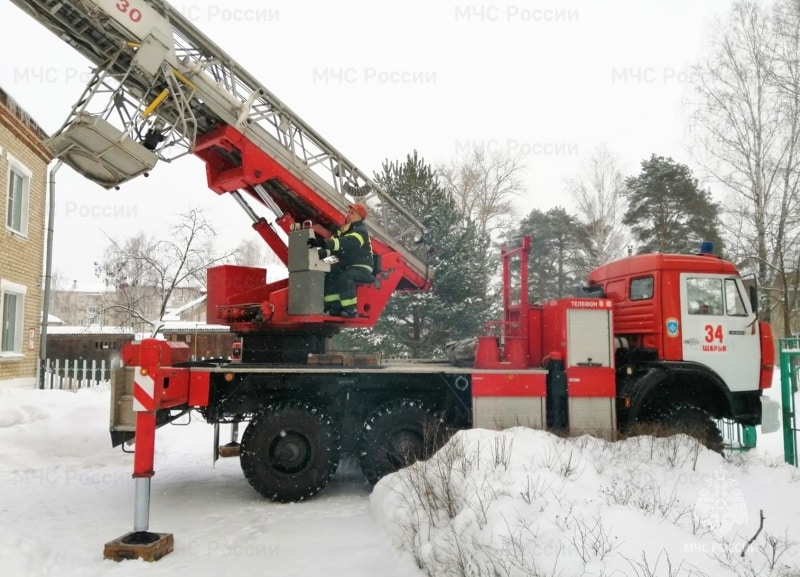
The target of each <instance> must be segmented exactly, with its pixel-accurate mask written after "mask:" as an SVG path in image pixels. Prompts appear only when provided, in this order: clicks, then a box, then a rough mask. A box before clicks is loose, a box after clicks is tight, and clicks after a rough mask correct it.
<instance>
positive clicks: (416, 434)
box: [358, 399, 441, 484]
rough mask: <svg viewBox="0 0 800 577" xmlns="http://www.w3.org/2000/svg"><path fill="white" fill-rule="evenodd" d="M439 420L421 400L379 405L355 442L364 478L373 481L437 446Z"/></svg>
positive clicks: (401, 400) (415, 459)
mask: <svg viewBox="0 0 800 577" xmlns="http://www.w3.org/2000/svg"><path fill="white" fill-rule="evenodd" d="M440 425H441V423H440V420H439V419H438V418H437V416H436V415H435V414H434V412H433V411H432V410H431V409H430V408H429V407H427V406H426V405H425V404H424V403H423V402H422V401H419V400H416V399H399V400H395V401H390V402H388V403H386V404H385V405H382V406H380V407H378V408H377V409H376V410H375V411H374V412H373V413H372V414H371V415H370V416H369V417H368V418H367V420H366V421H365V423H364V427H363V429H362V431H361V438H360V439H359V442H358V456H359V462H360V464H361V471H362V472H363V473H364V477H366V478H367V481H369V482H370V483H372V484H375V483H377V482H378V481H379V480H380V479H381V478H382V477H384V476H386V475H388V474H389V473H394V472H395V471H398V470H400V469H402V468H403V467H406V466H408V465H410V464H412V463H414V462H415V461H417V460H418V459H425V458H428V457H429V456H430V455H431V454H433V453H434V452H435V451H436V449H438V444H439V441H440V440H441V431H440V429H441V426H440Z"/></svg>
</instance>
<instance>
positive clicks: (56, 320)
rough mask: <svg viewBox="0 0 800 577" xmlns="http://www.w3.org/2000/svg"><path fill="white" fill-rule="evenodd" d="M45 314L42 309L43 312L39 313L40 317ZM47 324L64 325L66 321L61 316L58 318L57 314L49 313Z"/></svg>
mask: <svg viewBox="0 0 800 577" xmlns="http://www.w3.org/2000/svg"><path fill="white" fill-rule="evenodd" d="M43 315H44V311H42V312H41V314H40V315H39V319H41V318H42V316H43ZM47 324H48V325H63V324H65V323H64V321H62V320H61V319H60V318H58V317H57V316H56V315H52V314H50V313H47Z"/></svg>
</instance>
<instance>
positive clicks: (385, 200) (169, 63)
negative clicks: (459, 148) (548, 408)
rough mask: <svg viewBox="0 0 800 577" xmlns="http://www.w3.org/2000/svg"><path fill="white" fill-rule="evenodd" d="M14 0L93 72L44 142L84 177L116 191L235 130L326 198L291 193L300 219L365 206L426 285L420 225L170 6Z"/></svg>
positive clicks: (260, 197)
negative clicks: (201, 142)
mask: <svg viewBox="0 0 800 577" xmlns="http://www.w3.org/2000/svg"><path fill="white" fill-rule="evenodd" d="M12 2H13V3H14V4H16V5H17V6H19V7H20V8H22V9H23V10H24V11H25V12H27V13H28V14H29V15H31V16H32V17H33V18H34V19H35V20H37V21H38V22H40V23H41V24H43V25H44V26H46V27H47V28H48V29H50V30H51V31H52V32H53V33H55V34H56V35H58V36H59V37H60V38H62V39H64V40H65V41H66V42H67V43H68V44H70V45H71V46H72V47H73V48H75V49H76V50H77V51H78V52H80V53H81V54H82V55H83V56H85V57H86V58H88V59H89V61H90V62H91V63H92V64H93V65H94V66H95V67H96V68H95V70H94V75H93V77H92V79H91V80H90V82H89V84H88V86H87V88H86V90H85V92H84V94H83V95H82V97H81V98H80V100H79V101H78V103H77V104H76V105H75V106H74V107H73V109H72V112H71V114H70V116H69V117H68V119H67V121H66V122H65V124H64V126H63V127H62V128H61V129H60V130H59V131H58V132H57V133H56V134H55V135H53V137H51V139H49V141H48V142H47V143H46V144H47V145H48V147H49V148H50V149H51V151H52V152H53V153H54V154H55V155H56V156H58V157H59V158H61V159H62V160H64V161H65V162H67V163H68V164H70V165H71V166H72V167H73V168H75V169H76V170H77V171H78V172H80V173H82V174H84V176H86V177H87V178H90V179H92V180H94V181H95V182H98V184H101V186H105V187H106V188H111V187H112V186H118V185H119V184H121V183H122V182H125V181H127V180H130V179H131V178H134V177H135V176H138V175H139V174H143V173H146V172H148V171H149V170H150V169H152V168H153V166H154V165H155V161H156V160H157V159H160V160H164V161H168V162H169V161H172V160H174V159H176V158H178V157H179V156H182V155H183V154H187V153H191V152H192V151H193V149H194V145H195V141H196V139H197V138H198V136H201V135H203V134H205V133H208V132H211V131H212V130H214V129H215V128H218V127H219V126H221V125H225V126H230V127H232V128H234V129H235V130H236V131H238V132H240V133H241V134H242V135H243V136H244V137H245V138H246V139H247V140H248V141H250V142H251V143H253V144H254V145H255V146H256V147H258V148H259V149H260V150H262V151H263V152H264V153H265V154H267V155H268V156H269V157H270V158H272V159H273V160H274V161H275V162H277V163H278V164H279V165H280V166H282V167H283V168H284V169H285V170H286V171H287V172H288V173H290V174H291V175H292V176H293V177H294V178H296V179H297V180H298V181H300V182H302V183H304V184H305V185H307V187H308V189H309V190H311V191H313V193H314V194H315V195H316V196H318V197H319V198H316V199H309V198H305V197H304V195H303V194H299V193H300V192H301V191H298V190H293V191H291V192H292V193H293V194H294V195H296V196H295V198H294V201H295V202H293V203H291V207H292V208H291V216H292V217H293V219H294V220H295V221H303V220H314V221H319V220H320V216H322V219H321V220H322V221H323V222H328V223H333V222H335V221H336V220H337V217H338V215H341V214H343V213H345V212H346V211H347V205H348V204H349V203H351V202H355V201H358V202H364V203H366V204H367V205H368V206H369V208H370V231H371V235H372V237H373V238H374V239H375V240H377V241H379V242H380V243H382V244H383V245H384V246H386V247H387V248H388V249H390V250H393V251H396V252H398V253H400V254H401V255H402V256H403V260H404V261H405V265H406V266H407V267H408V269H409V270H410V272H411V273H413V274H411V275H406V276H407V277H408V278H413V282H412V284H413V285H415V286H417V288H423V286H424V285H425V284H427V283H428V282H430V276H431V271H429V269H428V266H427V248H426V246H425V243H424V242H423V240H424V234H425V229H424V226H423V225H422V224H421V223H420V222H419V221H418V220H417V219H416V218H415V217H414V216H413V215H412V214H410V213H409V212H408V211H407V210H406V209H405V208H404V207H403V206H402V205H401V204H400V203H398V202H397V201H395V200H394V199H393V198H392V197H391V196H390V195H388V194H387V193H386V192H385V191H384V190H383V189H381V188H380V187H379V186H378V185H377V184H376V183H375V182H374V181H373V180H372V179H371V178H369V177H368V176H367V175H366V174H364V173H363V172H361V171H360V170H359V169H358V168H357V167H356V166H355V165H354V164H353V163H352V162H350V161H349V160H348V159H347V158H346V157H345V156H344V155H343V154H341V153H340V152H339V151H338V150H336V149H335V148H334V147H333V146H332V145H331V144H330V143H329V142H328V141H327V140H325V139H324V138H322V137H321V136H320V135H319V134H318V133H317V132H316V131H315V130H314V129H313V128H311V126H309V125H307V124H306V123H305V122H304V121H303V120H302V119H301V118H300V117H299V116H298V115H297V114H295V113H294V112H293V111H292V110H291V109H290V108H289V107H288V106H286V105H285V104H284V103H283V102H282V101H281V100H280V99H279V98H278V97H277V96H275V95H274V94H273V93H272V92H270V91H269V90H268V89H267V88H266V87H264V86H263V85H261V84H260V83H259V82H258V81H257V80H256V79H255V78H254V77H252V76H251V75H250V74H249V73H248V72H247V71H245V70H243V69H242V68H241V67H239V66H238V65H237V64H236V62H235V61H234V60H233V58H231V57H230V56H229V55H227V54H226V53H225V52H224V51H223V50H222V49H221V48H219V47H218V46H217V45H216V44H215V43H214V42H212V41H211V40H210V39H209V38H207V37H206V36H205V35H204V34H203V33H202V32H200V31H199V30H198V29H197V28H196V27H195V26H194V25H193V24H192V23H191V22H190V21H189V20H188V19H187V18H186V17H184V16H183V15H182V14H181V13H180V12H179V11H177V10H176V9H174V8H173V7H172V6H170V5H169V4H168V3H166V2H164V1H163V0H149V1H145V0H126V1H125V2H119V1H118V0H12ZM95 97H103V99H104V103H103V105H102V106H101V108H100V109H99V110H98V111H92V110H90V103H91V102H93V101H94V100H95ZM111 123H113V124H115V126H114V127H110V126H108V124H111ZM87 143H88V144H87ZM269 188H270V187H268V186H263V187H259V188H258V189H257V194H252V192H253V191H252V190H249V191H248V192H251V194H252V196H253V198H255V199H256V200H257V201H259V202H261V203H263V204H264V205H265V206H267V207H268V208H270V209H272V210H274V207H275V203H271V202H270V201H269V199H267V198H265V195H264V192H265V191H266V192H267V193H269ZM218 192H219V191H218ZM226 192H234V191H226ZM283 193H285V190H284V191H283ZM320 201H321V202H320ZM276 216H280V215H276Z"/></svg>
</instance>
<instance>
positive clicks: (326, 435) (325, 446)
mask: <svg viewBox="0 0 800 577" xmlns="http://www.w3.org/2000/svg"><path fill="white" fill-rule="evenodd" d="M340 450H341V438H340V436H339V431H338V430H337V429H336V427H335V426H334V424H333V420H332V419H331V417H330V416H329V415H328V414H326V413H325V411H323V410H321V409H320V408H318V407H315V406H314V405H311V404H309V403H305V402H302V401H289V402H280V403H275V404H273V405H269V406H268V407H266V408H265V409H264V410H263V411H262V412H261V413H259V414H258V415H256V416H255V417H254V418H253V420H252V421H251V422H250V424H249V425H248V426H247V429H245V432H244V435H242V448H241V465H242V470H243V471H244V476H245V477H246V478H247V480H248V481H249V483H250V484H251V485H252V486H253V488H254V489H255V490H256V491H258V492H259V493H261V494H262V495H264V496H265V497H267V498H268V499H271V500H273V501H278V502H280V503H288V502H292V501H302V500H303V499H307V498H308V497H311V496H312V495H315V494H316V493H318V492H319V491H321V490H322V489H323V488H324V487H325V485H327V484H328V482H329V481H330V480H331V477H333V474H334V473H335V472H336V467H337V466H338V465H339V454H340Z"/></svg>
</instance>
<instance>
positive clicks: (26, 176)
mask: <svg viewBox="0 0 800 577" xmlns="http://www.w3.org/2000/svg"><path fill="white" fill-rule="evenodd" d="M31 174H32V173H31V171H30V170H28V168H27V167H25V165H23V164H22V163H20V162H19V161H17V160H16V159H15V158H14V157H12V156H11V155H9V157H8V190H7V191H6V228H7V229H9V230H11V231H13V232H15V233H17V234H20V235H22V236H28V204H29V200H30V189H31Z"/></svg>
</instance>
